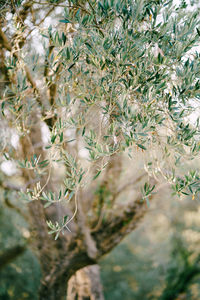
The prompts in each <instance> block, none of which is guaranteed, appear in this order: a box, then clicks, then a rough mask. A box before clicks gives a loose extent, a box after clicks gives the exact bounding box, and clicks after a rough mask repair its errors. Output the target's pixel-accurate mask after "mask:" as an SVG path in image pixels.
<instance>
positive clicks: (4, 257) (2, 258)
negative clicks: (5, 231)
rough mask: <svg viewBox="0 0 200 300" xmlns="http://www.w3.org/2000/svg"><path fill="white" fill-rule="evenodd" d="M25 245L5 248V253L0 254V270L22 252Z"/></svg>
mask: <svg viewBox="0 0 200 300" xmlns="http://www.w3.org/2000/svg"><path fill="white" fill-rule="evenodd" d="M25 250H26V246H25V245H24V246H21V245H18V246H14V247H12V248H10V249H7V250H6V251H5V253H3V254H1V255H0V271H1V270H2V269H3V268H4V267H6V265H8V264H9V263H11V262H12V261H13V260H15V259H16V258H17V257H18V256H20V255H21V254H23V253H24V251H25Z"/></svg>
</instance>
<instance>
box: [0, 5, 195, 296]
mask: <svg viewBox="0 0 200 300" xmlns="http://www.w3.org/2000/svg"><path fill="white" fill-rule="evenodd" d="M195 3H197V4H198V2H195V1H191V3H190V5H188V4H187V3H186V2H185V1H181V2H180V3H179V4H176V3H174V2H173V1H165V0H163V1H161V0H157V1H145V0H144V1H142V0H141V1H140V0H138V1H134V0H116V1H114V0H110V1H109V0H102V1H93V0H90V1H85V0H82V1H76V0H71V1H61V0H56V1H53V0H51V1H44V2H40V1H14V0H13V1H10V2H8V1H1V2H0V5H1V19H0V21H1V28H0V72H1V75H0V87H1V91H0V95H1V99H0V104H1V123H0V127H1V128H0V129H1V130H0V145H1V155H0V162H1V170H2V173H1V178H0V182H1V193H2V204H1V205H2V206H1V211H2V212H1V213H2V223H3V226H2V228H4V227H5V228H7V229H6V231H5V232H4V233H2V234H1V243H2V248H1V249H2V250H1V252H2V253H0V259H1V261H0V264H1V269H2V274H9V275H8V277H9V276H10V277H12V276H14V275H13V274H14V269H15V274H16V272H18V273H20V270H21V272H22V277H23V283H24V284H25V285H26V289H25V291H22V290H20V288H19V285H18V284H17V282H16V288H17V287H18V288H19V290H20V292H19V291H17V290H15V287H14V286H13V285H12V286H9V283H8V281H7V284H6V283H5V287H3V286H2V290H1V291H0V293H2V297H4V298H6V297H7V298H8V297H15V298H16V294H17V297H19V299H23V298H24V299H25V298H27V297H29V298H31V299H33V297H34V296H35V298H36V299H37V298H38V299H45V300H46V299H49V300H51V299H65V298H66V295H67V299H76V298H77V297H78V296H79V297H80V298H81V299H84V298H89V299H91V300H92V299H100V300H101V299H103V293H102V286H101V283H100V277H99V267H98V263H99V261H100V259H101V258H102V257H103V256H104V255H105V254H107V253H108V252H109V251H111V250H112V249H113V248H114V247H115V246H117V245H118V244H119V243H120V242H121V240H122V239H123V238H124V237H125V236H126V235H128V234H129V233H130V232H131V231H132V230H134V229H135V228H136V227H137V226H138V224H139V223H140V221H141V219H142V218H143V217H144V216H145V215H146V212H148V211H149V212H150V207H152V206H153V205H155V207H158V206H159V203H160V202H162V201H156V197H160V200H162V198H163V199H165V201H166V202H167V203H168V202H169V203H168V206H170V205H172V204H171V203H172V200H171V201H168V200H169V199H168V197H169V196H170V195H171V193H172V191H173V195H176V196H178V197H179V198H181V199H182V198H184V197H188V198H189V200H190V202H189V203H190V205H188V206H189V208H188V209H189V210H190V209H191V207H192V205H193V204H192V203H193V202H194V203H196V202H197V200H198V195H199V190H200V177H199V166H198V164H197V163H196V161H198V158H199V149H200V143H199V118H198V117H199V98H200V82H199V77H200V76H199V75H200V71H199V70H200V68H199V66H200V56H199V53H198V45H199V39H200V29H199V23H200V18H199V8H198V7H197V6H195V5H196V4H195ZM194 7H195V8H194ZM194 159H195V160H194ZM192 160H194V163H193V164H192V163H191V161H192ZM169 186H171V187H172V191H170V192H169ZM157 195H158V196H157ZM170 197H172V196H170ZM191 200H194V201H193V202H192V201H191ZM174 201H177V200H175V198H174V199H173V203H174ZM150 203H151V205H150ZM5 207H7V208H6V209H5ZM12 211H13V212H12ZM17 215H18V217H17ZM12 216H13V217H12ZM170 216H171V218H172V216H173V214H172V213H171V214H170ZM158 217H159V216H158ZM9 218H10V219H12V222H10V221H8V220H9ZM161 219H162V217H161ZM4 220H5V221H4ZM150 220H151V222H149V224H148V227H151V237H152V239H156V235H155V234H154V232H153V230H152V228H153V223H154V222H153V221H154V220H152V219H150ZM18 221H19V224H18V225H17V222H18ZM13 226H14V227H15V229H14V230H13ZM162 226H163V224H162ZM162 226H161V227H162ZM164 228H165V226H163V229H164ZM138 230H139V229H138ZM166 230H169V226H168V227H167V226H166ZM9 231H10V232H12V234H11V235H10V236H9V238H8V236H7V232H9ZM135 234H136V236H135V238H136V237H137V238H136V240H138V245H139V244H140V243H141V249H144V246H145V245H146V247H147V248H149V247H150V245H151V243H150V242H145V239H144V240H143V238H142V235H141V234H139V233H138V235H137V232H136V233H135ZM165 234H166V233H165V232H163V231H162V235H165ZM12 235H13V238H12ZM185 235H186V236H187V231H186V232H185ZM7 238H8V241H7ZM9 240H12V242H9ZM169 240H170V239H169ZM177 241H180V242H179V246H176V243H177ZM143 243H144V244H143ZM142 244H143V245H142ZM5 245H6V246H5ZM125 245H126V244H125ZM125 245H124V246H123V247H122V248H121V249H122V250H121V253H122V254H121V256H122V255H125V253H127V257H128V255H129V253H130V252H131V251H130V249H129V248H128V247H126V246H125ZM180 245H181V247H180ZM150 248H151V247H150ZM150 248H149V249H150ZM27 249H31V251H30V250H27ZM156 250H158V249H156ZM32 251H33V252H32ZM165 251H167V249H165ZM176 251H178V252H177V254H176V255H174V253H175V252H176ZM142 252H144V253H145V251H142ZM33 253H35V254H36V255H37V257H38V261H39V264H40V268H39V266H38V265H37V260H36V258H35V256H34V254H33ZM169 253H170V251H168V252H167V253H166V256H165V257H168V259H169ZM171 253H172V254H171V255H172V264H170V266H169V268H168V270H167V271H166V272H165V273H166V274H168V275H167V276H166V279H164V277H163V280H162V288H161V289H159V288H158V286H157V284H156V283H155V284H154V285H153V288H152V282H151V281H153V280H154V278H155V281H156V280H157V279H158V274H159V268H157V270H156V271H155V270H153V268H152V267H153V265H154V264H155V261H154V260H153V258H152V259H149V258H147V257H145V256H143V255H141V256H140V255H138V254H137V253H133V254H134V255H133V260H134V258H135V260H136V261H137V264H133V270H134V272H136V274H137V275H138V276H137V278H135V280H133V278H132V279H131V285H132V290H133V291H131V289H130V291H129V292H130V295H129V294H128V295H127V297H129V299H130V298H132V297H136V298H137V297H143V299H144V297H145V295H146V297H147V298H146V299H150V298H148V297H152V299H154V298H153V297H157V298H159V297H160V299H174V298H175V297H176V298H177V297H179V296H180V295H181V297H182V296H183V295H184V293H189V292H188V289H189V284H190V283H192V282H193V280H195V278H196V275H198V272H199V269H198V268H199V267H198V263H199V262H198V259H199V258H198V254H197V252H195V255H196V256H195V257H193V256H192V255H193V253H194V251H192V252H191V251H190V250H188V247H187V246H185V244H184V242H182V240H181V239H180V238H178V239H177V240H176V239H175V242H174V250H173V251H172V249H171ZM136 254H137V255H136ZM22 255H23V258H22ZM117 255H119V256H120V252H119V254H117ZM191 257H192V258H191ZM174 258H175V263H173V260H174ZM20 259H21V262H22V261H23V264H24V270H23V268H20V266H19V264H20V263H17V261H18V262H19V261H20ZM15 260H16V262H15ZM30 260H32V265H31V264H30ZM142 261H143V264H144V262H146V264H145V265H144V268H143V267H142V268H141V266H142ZM140 262H141V263H140ZM6 264H9V266H6ZM90 265H92V266H90ZM139 265H140V266H139ZM180 265H181V269H179V267H180ZM26 266H27V267H26ZM151 266H152V267H151ZM84 267H86V268H84ZM157 267H159V263H158V256H157ZM5 268H7V269H6V273H3V272H4V271H5ZM30 268H34V270H35V272H34V274H35V276H36V277H37V279H36V280H34V281H32V284H31V282H30V281H28V274H30V273H29V272H30ZM83 268H84V269H83ZM121 268H122V267H121V266H120V265H119V264H117V266H114V267H113V270H114V272H118V271H120V270H121ZM140 268H141V274H142V273H143V272H144V271H146V272H147V270H149V272H147V274H146V275H145V276H143V275H141V276H140V272H138V269H140ZM25 270H26V271H25ZM40 270H41V271H40ZM131 270H132V268H131ZM131 270H130V275H131ZM26 272H27V273H26ZM40 272H41V277H40V275H39V274H40ZM125 273H126V272H125ZM114 274H115V273H114ZM173 274H174V275H175V278H173V276H172V275H173ZM122 275H123V274H122ZM123 276H125V275H123ZM148 276H149V280H148ZM2 277H3V278H4V277H6V275H2ZM22 277H21V279H20V277H18V280H19V281H21V280H22ZM39 277H40V278H39ZM131 277H132V276H131ZM133 277H134V276H133ZM104 278H106V275H105V277H104ZM145 278H146V279H145ZM184 278H185V279H184ZM39 281H40V284H39ZM106 282H109V280H108V279H107V280H106ZM127 282H128V281H127ZM164 282H165V283H164ZM77 283H78V284H77ZM147 283H148V284H147ZM186 283H187V284H186ZM29 284H30V285H31V287H30V289H29ZM127 284H128V283H127ZM39 285H40V287H39V292H38V293H37V292H34V294H35V295H34V296H33V294H32V293H33V292H32V291H33V290H37V287H38V286H39ZM104 285H105V294H106V295H108V299H109V297H116V299H117V297H118V296H117V294H114V291H113V290H112V284H110V285H109V289H108V290H107V287H106V284H104ZM187 285H188V287H187ZM119 287H120V289H121V293H122V294H123V297H124V292H125V290H126V287H125V286H123V282H121V285H120V286H119ZM142 287H143V288H142ZM154 288H155V290H157V295H155V293H154ZM32 289H33V290H32ZM120 289H119V291H116V293H117V292H120ZM123 290H124V292H123ZM129 292H128V293H129ZM109 293H111V294H112V295H114V296H110V294H109ZM122 294H121V296H122ZM121 296H120V297H121ZM20 297H21V298H20ZM106 297H107V296H106ZM170 297H171V298H170ZM127 299H128V298H127Z"/></svg>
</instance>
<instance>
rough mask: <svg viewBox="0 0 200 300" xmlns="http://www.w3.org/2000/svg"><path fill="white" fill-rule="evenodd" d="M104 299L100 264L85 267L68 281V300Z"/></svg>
mask: <svg viewBox="0 0 200 300" xmlns="http://www.w3.org/2000/svg"><path fill="white" fill-rule="evenodd" d="M76 299H78V300H86V299H87V300H104V296H103V288H102V284H101V279H100V268H99V265H97V264H96V265H92V266H89V267H85V268H83V269H81V270H79V271H77V272H76V274H75V275H73V276H72V277H71V278H70V280H69V282H68V289H67V300H76Z"/></svg>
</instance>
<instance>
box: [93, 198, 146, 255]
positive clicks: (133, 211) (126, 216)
mask: <svg viewBox="0 0 200 300" xmlns="http://www.w3.org/2000/svg"><path fill="white" fill-rule="evenodd" d="M147 210H148V208H147V205H146V202H145V201H143V200H142V196H141V195H139V196H138V197H137V198H136V200H135V201H131V203H129V204H128V205H126V206H125V207H124V208H123V207H121V209H120V208H118V211H119V213H118V214H115V215H112V216H110V217H109V218H108V219H107V220H106V221H105V222H102V224H101V227H100V228H99V229H98V231H96V232H93V233H92V236H93V238H94V239H95V241H96V243H97V249H98V250H99V255H100V256H102V255H104V254H106V253H108V252H109V251H111V250H112V249H113V248H114V247H115V246H116V245H118V244H119V243H120V241H121V240H122V239H123V238H124V237H125V236H126V235H127V234H128V233H130V232H131V231H132V230H133V229H135V228H136V227H137V225H138V224H139V222H140V220H141V219H142V218H143V217H144V215H145V214H146V212H147Z"/></svg>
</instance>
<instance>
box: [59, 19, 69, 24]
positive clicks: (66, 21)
mask: <svg viewBox="0 0 200 300" xmlns="http://www.w3.org/2000/svg"><path fill="white" fill-rule="evenodd" d="M59 22H61V23H66V24H67V23H71V21H70V20H68V19H65V20H59Z"/></svg>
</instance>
